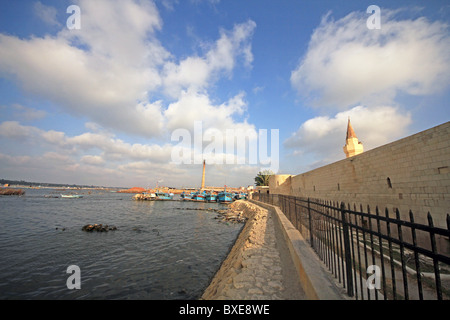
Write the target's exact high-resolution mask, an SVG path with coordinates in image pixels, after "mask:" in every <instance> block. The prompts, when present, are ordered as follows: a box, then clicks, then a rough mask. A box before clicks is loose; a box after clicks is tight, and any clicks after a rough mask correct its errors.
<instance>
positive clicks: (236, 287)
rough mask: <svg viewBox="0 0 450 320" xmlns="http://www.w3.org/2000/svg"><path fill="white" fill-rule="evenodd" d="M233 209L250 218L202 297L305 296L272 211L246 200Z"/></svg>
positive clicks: (251, 298)
mask: <svg viewBox="0 0 450 320" xmlns="http://www.w3.org/2000/svg"><path fill="white" fill-rule="evenodd" d="M230 210H231V211H234V212H233V214H236V211H237V212H238V213H241V215H243V216H244V217H246V218H247V219H248V220H247V222H246V225H245V226H244V228H243V230H242V232H241V233H240V235H239V237H238V239H237V240H236V243H235V245H234V246H233V248H232V250H231V252H230V254H229V255H228V257H227V259H226V260H225V261H224V262H223V264H222V266H221V268H220V270H219V271H218V272H217V274H216V275H215V277H214V278H213V280H212V281H211V284H210V285H209V287H208V288H207V289H206V290H205V292H204V294H203V296H202V299H207V300H211V299H218V300H224V299H227V300H249V299H250V300H302V299H306V296H305V293H304V291H303V288H302V286H301V284H300V281H299V279H298V275H297V272H296V269H295V266H294V264H293V262H292V259H291V257H290V255H289V251H288V248H287V245H286V243H285V241H283V239H282V238H281V237H282V236H281V232H279V230H277V228H279V226H278V223H277V222H276V221H275V219H274V217H273V213H271V212H270V211H268V210H267V209H264V208H262V207H259V206H256V205H254V204H252V203H249V202H246V201H236V202H234V203H233V204H231V205H230Z"/></svg>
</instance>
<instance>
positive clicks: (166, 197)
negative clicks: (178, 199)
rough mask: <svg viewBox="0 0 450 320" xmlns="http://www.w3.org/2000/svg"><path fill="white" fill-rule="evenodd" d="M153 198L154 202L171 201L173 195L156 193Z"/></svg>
mask: <svg viewBox="0 0 450 320" xmlns="http://www.w3.org/2000/svg"><path fill="white" fill-rule="evenodd" d="M155 196H156V197H155V200H173V193H167V192H156V193H155Z"/></svg>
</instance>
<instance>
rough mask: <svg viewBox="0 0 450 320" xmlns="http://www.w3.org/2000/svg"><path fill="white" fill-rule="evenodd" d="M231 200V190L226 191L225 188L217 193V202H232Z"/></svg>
mask: <svg viewBox="0 0 450 320" xmlns="http://www.w3.org/2000/svg"><path fill="white" fill-rule="evenodd" d="M232 201H233V194H232V193H231V192H227V188H226V187H225V189H224V190H223V191H221V192H219V194H218V195H217V202H222V203H223V202H225V203H226V202H232Z"/></svg>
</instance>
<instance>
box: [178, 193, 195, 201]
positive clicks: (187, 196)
mask: <svg viewBox="0 0 450 320" xmlns="http://www.w3.org/2000/svg"><path fill="white" fill-rule="evenodd" d="M180 196H181V199H183V200H184V199H192V193H190V194H187V193H186V192H184V191H183V192H182V193H181V195H180Z"/></svg>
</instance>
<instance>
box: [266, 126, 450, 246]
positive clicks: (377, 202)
mask: <svg viewBox="0 0 450 320" xmlns="http://www.w3.org/2000/svg"><path fill="white" fill-rule="evenodd" d="M269 188H270V193H271V194H287V195H294V196H301V197H309V198H315V199H324V200H332V201H342V202H345V203H349V204H350V205H352V206H353V204H356V206H357V208H359V206H360V205H361V204H362V205H363V207H364V210H367V206H368V205H369V206H370V208H371V212H372V213H373V212H374V211H375V207H376V206H378V208H379V209H380V211H381V212H382V214H384V209H385V208H388V210H389V212H390V213H391V217H394V210H395V209H396V208H398V209H399V211H400V218H401V219H403V220H408V221H409V210H411V211H412V212H413V213H414V219H415V222H417V223H421V224H428V221H427V214H428V212H430V213H431V215H432V217H433V223H434V226H436V227H441V228H447V221H446V218H447V214H449V213H450V122H446V123H444V124H442V125H439V126H437V127H434V128H431V129H428V130H426V131H423V132H420V133H417V134H415V135H412V136H409V137H407V138H404V139H401V140H398V141H395V142H392V143H389V144H387V145H384V146H381V147H378V148H375V149H372V150H369V151H366V152H364V153H362V154H359V155H356V156H353V157H351V158H346V159H344V160H341V161H337V162H335V163H332V164H329V165H326V166H323V167H321V168H318V169H315V170H312V171H309V172H305V173H302V174H299V175H295V176H289V175H276V176H272V177H271V179H270V180H269ZM425 240H426V241H427V242H429V239H425ZM438 246H439V247H440V248H441V249H443V250H444V251H445V252H450V241H449V239H447V238H445V239H444V238H442V237H438Z"/></svg>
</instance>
